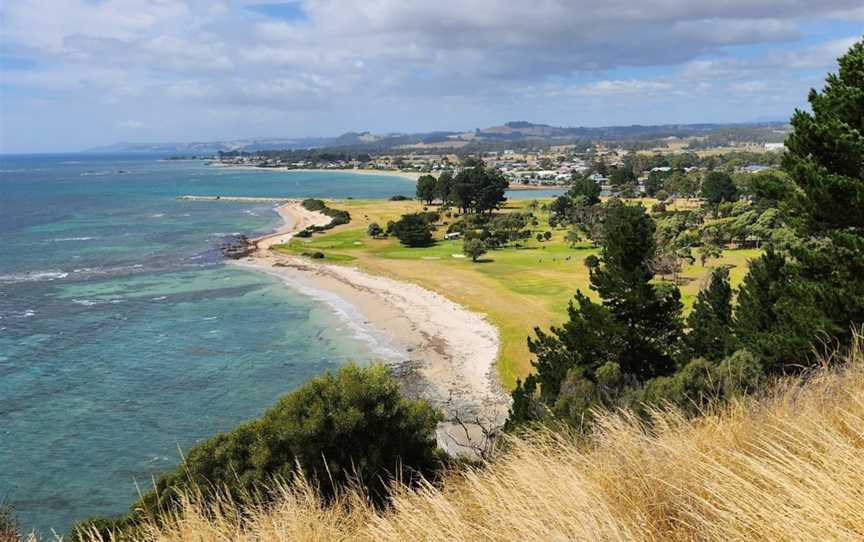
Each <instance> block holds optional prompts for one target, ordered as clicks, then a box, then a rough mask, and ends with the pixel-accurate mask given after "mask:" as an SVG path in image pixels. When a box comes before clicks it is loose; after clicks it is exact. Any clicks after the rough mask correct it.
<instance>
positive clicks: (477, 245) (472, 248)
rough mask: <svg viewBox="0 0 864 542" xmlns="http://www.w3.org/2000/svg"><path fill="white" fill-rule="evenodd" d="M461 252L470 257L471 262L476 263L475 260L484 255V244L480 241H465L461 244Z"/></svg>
mask: <svg viewBox="0 0 864 542" xmlns="http://www.w3.org/2000/svg"><path fill="white" fill-rule="evenodd" d="M462 252H463V253H465V255H466V256H470V257H471V261H474V262H476V261H477V258H479V257H480V256H482V255H484V254H486V243H484V242H483V241H482V240H481V239H466V240H465V242H464V243H463V244H462Z"/></svg>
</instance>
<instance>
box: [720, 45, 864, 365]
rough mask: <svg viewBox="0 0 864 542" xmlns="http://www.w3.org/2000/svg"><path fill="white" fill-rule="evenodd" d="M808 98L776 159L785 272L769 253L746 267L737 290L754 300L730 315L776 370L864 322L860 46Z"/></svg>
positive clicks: (742, 301) (742, 299)
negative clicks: (793, 237) (793, 234)
mask: <svg viewBox="0 0 864 542" xmlns="http://www.w3.org/2000/svg"><path fill="white" fill-rule="evenodd" d="M808 99H809V101H810V107H811V109H812V112H806V111H796V112H795V114H794V116H793V117H792V121H791V124H792V128H793V131H792V133H791V134H790V135H789V137H788V138H787V140H786V147H787V149H788V151H787V153H786V155H785V156H784V159H783V168H784V169H785V170H786V172H787V173H788V175H789V177H790V178H791V179H792V181H793V183H794V184H795V186H796V188H797V191H796V192H795V193H794V194H793V196H792V197H791V198H790V201H789V203H788V205H787V208H788V211H789V216H788V217H787V219H788V221H789V222H790V223H791V224H792V225H793V226H794V227H795V228H796V229H797V232H798V239H799V241H797V242H796V243H793V244H792V245H791V247H789V250H788V252H789V256H790V258H788V259H786V260H785V264H783V265H782V266H781V265H780V264H778V262H777V260H776V258H778V257H777V256H771V255H768V254H766V256H765V257H763V259H762V260H760V261H757V262H756V263H755V264H754V265H753V267H752V268H751V272H750V274H751V275H754V276H753V277H750V276H748V279H747V281H745V287H742V294H744V293H745V288H746V289H747V290H749V293H748V294H747V295H749V296H750V297H752V298H753V302H749V301H746V299H747V295H742V296H739V308H738V309H737V310H736V320H737V323H736V331H737V333H738V335H739V337H740V338H741V340H742V342H743V343H744V345H745V346H747V347H748V348H749V349H751V350H752V351H753V352H755V353H757V354H759V355H760V356H761V357H762V360H763V363H765V364H766V366H767V367H768V368H769V369H774V370H784V371H785V370H790V369H794V368H796V367H800V366H801V364H802V363H806V362H807V361H808V358H809V353H810V351H811V345H812V343H813V342H814V341H816V340H818V339H823V340H824V339H826V338H830V339H837V340H839V341H840V342H841V343H845V342H847V341H848V340H849V337H850V333H851V331H850V328H851V326H853V325H857V324H861V323H862V322H864V41H861V42H858V43H856V44H855V45H853V46H852V48H851V49H850V50H849V52H848V53H847V54H846V55H845V56H843V57H842V58H841V59H840V71H839V74H836V75H835V74H831V75H829V76H828V78H827V80H826V85H825V88H824V89H823V90H822V92H817V91H815V90H811V92H810V96H809V98H808ZM757 290H760V291H757ZM756 301H758V302H756Z"/></svg>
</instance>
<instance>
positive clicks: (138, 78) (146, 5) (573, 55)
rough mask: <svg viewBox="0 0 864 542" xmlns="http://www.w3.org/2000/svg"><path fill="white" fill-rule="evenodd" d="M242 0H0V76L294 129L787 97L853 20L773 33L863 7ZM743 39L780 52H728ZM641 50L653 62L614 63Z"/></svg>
mask: <svg viewBox="0 0 864 542" xmlns="http://www.w3.org/2000/svg"><path fill="white" fill-rule="evenodd" d="M259 3H271V2H269V0H237V1H233V2H229V1H227V0H222V1H213V0H98V1H97V0H52V1H51V2H50V3H46V2H44V0H14V1H8V2H4V3H2V4H0V24H2V37H0V41H2V43H0V45H2V49H3V51H4V52H6V53H9V54H14V55H17V56H21V57H25V58H28V59H32V60H33V61H34V62H35V64H36V68H34V69H30V70H19V71H15V72H12V71H4V72H3V73H2V75H3V82H4V83H5V84H7V85H14V86H16V87H20V88H23V89H29V90H32V91H33V92H39V93H42V97H43V98H45V99H49V100H50V99H57V100H59V101H63V102H64V103H65V104H67V105H69V106H70V107H72V106H73V105H71V104H84V103H86V104H99V105H102V104H112V106H116V108H117V110H118V111H116V112H117V113H118V114H120V117H119V118H130V117H132V116H135V115H137V114H138V113H136V108H137V107H139V106H140V105H141V104H142V103H147V104H149V106H148V107H150V108H151V109H152V111H153V112H158V111H172V112H173V113H176V114H179V115H180V116H181V117H182V118H183V119H185V121H186V123H187V124H189V125H190V126H204V125H205V124H206V122H208V117H207V116H206V115H205V114H204V112H208V113H207V114H211V113H212V111H219V112H220V114H223V113H221V112H223V111H224V110H225V108H226V106H228V107H234V108H239V109H244V110H247V111H249V112H251V111H255V112H256V113H255V114H256V115H257V114H258V112H259V111H261V110H266V111H268V112H269V113H270V115H271V117H272V118H274V119H281V120H282V122H281V123H280V122H276V121H275V120H274V125H276V126H284V129H285V131H286V132H293V133H297V132H298V131H305V130H308V129H309V123H304V124H301V123H300V122H299V121H298V120H297V119H299V118H300V113H301V112H302V113H303V115H304V118H307V116H308V115H310V114H311V113H310V111H312V110H314V109H315V108H316V107H319V108H321V109H322V111H321V112H320V113H319V117H318V118H319V119H321V120H322V121H324V122H325V124H324V125H327V126H333V127H334V128H332V129H334V130H335V129H338V128H335V126H337V122H344V123H348V122H351V121H352V120H353V122H357V123H361V122H367V119H368V118H372V119H373V120H378V119H390V120H389V122H391V124H392V125H393V127H394V128H404V129H408V128H409V126H404V125H403V123H404V122H406V120H414V119H424V118H425V119H426V121H427V122H433V123H436V125H438V123H440V124H444V123H445V122H448V118H449V119H450V121H457V122H474V119H477V120H478V121H479V119H481V118H491V117H498V120H499V121H500V120H506V118H500V117H501V116H503V115H507V114H509V112H510V111H514V109H513V108H514V107H517V108H522V109H521V110H524V111H525V112H526V113H528V112H530V111H532V109H530V108H531V107H534V106H533V105H530V104H528V103H527V102H528V101H531V100H536V104H537V105H536V107H537V108H538V109H537V110H538V111H539V110H540V109H539V108H541V107H546V108H548V109H549V110H550V111H552V110H555V108H556V107H558V108H559V109H560V110H561V111H564V110H568V109H567V108H572V107H575V106H574V105H573V104H574V103H576V102H578V101H580V100H583V101H587V102H590V101H591V100H601V99H607V102H608V101H609V100H611V99H612V98H615V99H620V100H629V102H628V103H637V102H638V100H643V101H645V102H646V103H648V102H649V101H650V100H655V101H658V103H659V101H661V100H668V98H669V96H671V95H674V96H703V97H706V96H711V95H714V96H717V97H723V96H724V93H728V92H730V91H731V92H735V93H745V92H749V93H755V92H759V91H760V89H761V91H763V92H768V91H776V90H777V86H778V83H781V84H782V85H785V86H788V87H789V89H790V91H795V92H798V94H800V95H801V96H802V97H803V95H804V92H806V85H809V84H812V82H811V80H810V79H807V80H806V81H805V80H803V79H800V78H797V76H794V75H793V74H790V70H811V71H817V72H821V73H824V72H825V71H827V70H828V69H830V68H831V67H832V66H833V64H834V59H835V58H836V57H837V56H839V55H840V54H842V52H843V51H844V50H845V49H846V48H847V47H848V46H849V44H851V43H852V42H853V41H854V40H855V37H851V38H848V39H843V40H831V41H828V42H826V43H823V44H819V45H814V46H811V47H807V48H800V50H796V51H788V50H786V51H783V49H784V48H785V49H788V46H784V45H783V44H786V43H794V41H795V40H797V39H798V38H799V37H800V36H801V33H802V31H801V21H805V20H806V21H808V22H810V23H812V22H813V21H817V20H823V19H826V18H841V17H851V16H852V15H854V14H856V13H857V14H861V15H864V12H862V11H861V6H860V0H823V1H820V2H808V1H805V0H726V1H723V2H694V1H692V0H646V1H643V2H633V1H632V0H580V1H575V0H541V1H540V2H533V3H532V2H515V1H504V0H436V1H435V2H428V1H425V0H368V1H354V0H305V1H303V2H302V9H303V12H304V13H305V14H306V17H305V18H303V19H299V20H278V19H275V18H268V17H266V16H264V15H261V14H260V13H255V12H254V11H252V10H247V9H245V7H244V6H247V5H250V4H259ZM272 3H275V2H272ZM750 44H763V46H764V47H765V48H766V49H768V50H778V51H779V52H773V53H769V54H767V55H765V56H763V57H759V58H752V57H750V58H739V57H736V56H735V55H734V53H730V50H731V49H730V48H729V46H735V45H745V46H746V45H750ZM645 67H661V68H662V70H661V71H662V75H655V76H653V77H639V76H636V75H633V74H632V73H629V72H628V70H637V71H638V70H639V69H641V68H645ZM0 69H2V68H0ZM785 90H786V88H785V87H784V91H785ZM551 100H558V102H555V103H553V102H552V101H551ZM544 101H545V102H544ZM82 107H83V106H82ZM335 108H343V109H342V110H341V111H342V113H341V115H336V114H331V113H330V111H332V110H333V109H335ZM436 108H438V109H440V113H436ZM427 110H428V113H426V111H427ZM521 110H519V111H521ZM346 111H347V113H346ZM394 111H398V112H399V113H398V114H397V113H393V112H394ZM112 112H115V111H114V110H113V109H112ZM404 112H410V113H411V114H410V115H405V114H404ZM466 112H471V113H472V115H473V116H472V117H471V119H470V120H466V119H465V113H466ZM696 112H699V111H698V110H697V111H696ZM595 114H598V113H595ZM250 115H251V113H250ZM424 115H425V117H424ZM448 115H449V117H448ZM164 116H167V115H164ZM237 118H241V119H242V118H243V117H242V115H237V117H236V118H234V121H236V119H237ZM249 118H251V116H250V117H249ZM693 120H699V119H698V118H694V119H693ZM226 122H227V121H226ZM417 122H419V120H417ZM562 122H566V120H562ZM290 123H294V124H290ZM111 125H112V126H117V124H116V123H111ZM316 126H323V125H322V124H321V122H319V123H317V124H316ZM118 128H119V126H118ZM125 128H126V129H128V128H129V127H125ZM345 128H349V126H345ZM350 128H355V129H365V128H368V126H363V125H354V126H350ZM249 129H250V130H251V129H255V127H254V126H252V125H250V127H249ZM208 130H209V129H208ZM208 130H205V129H204V128H201V131H202V132H203V131H208ZM172 138H174V137H172Z"/></svg>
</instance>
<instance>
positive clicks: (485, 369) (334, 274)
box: [231, 201, 509, 453]
mask: <svg viewBox="0 0 864 542" xmlns="http://www.w3.org/2000/svg"><path fill="white" fill-rule="evenodd" d="M277 211H278V213H279V215H280V216H281V217H282V220H283V226H282V227H281V228H279V229H278V230H277V231H276V232H275V233H272V234H269V235H265V236H262V237H259V238H257V239H254V240H252V243H253V245H254V246H255V250H254V252H253V253H252V254H251V255H250V256H249V257H247V258H244V259H242V260H236V261H233V262H231V263H232V265H237V266H239V267H242V268H245V269H249V270H252V271H258V272H263V273H267V274H268V275H271V276H275V277H278V278H280V279H281V280H282V281H283V282H284V283H285V284H286V285H287V286H289V287H291V288H293V289H295V290H299V291H301V292H303V291H304V290H305V291H306V293H307V294H308V292H309V290H312V291H322V292H328V293H329V294H333V295H335V296H336V297H337V298H338V299H340V300H342V301H344V302H346V303H348V304H350V305H351V307H352V309H356V310H352V311H351V312H353V313H355V314H358V315H360V316H362V318H363V319H364V321H363V322H362V325H364V326H368V327H369V328H371V329H372V330H375V331H377V332H380V333H381V334H383V335H384V336H386V337H387V338H388V339H389V340H390V342H391V344H392V346H393V347H394V348H393V351H394V352H401V353H404V357H401V356H393V358H397V359H393V358H391V359H389V360H384V361H388V362H389V363H390V364H391V365H392V366H393V370H394V373H395V374H396V375H397V377H398V380H399V381H400V384H401V385H402V388H403V391H404V392H405V393H406V394H407V395H409V396H412V397H419V398H423V399H426V400H429V401H430V402H432V403H433V404H435V405H437V406H439V407H440V408H442V409H443V410H444V411H445V416H446V418H447V420H448V421H447V422H444V423H442V424H441V425H440V426H439V431H438V442H439V445H440V446H441V447H442V448H444V449H446V450H448V451H449V452H451V453H470V452H471V450H472V449H474V448H477V447H481V446H482V445H483V444H484V443H483V442H482V441H483V440H484V437H483V433H484V430H490V429H495V428H498V427H500V426H501V425H502V424H503V422H504V420H505V419H506V417H507V410H508V407H509V397H508V396H507V395H506V394H505V393H504V391H503V389H502V388H501V386H500V384H499V382H498V378H497V373H496V369H495V363H496V361H497V358H498V350H499V346H500V341H499V337H498V330H497V328H495V326H493V325H492V324H491V323H489V322H488V320H486V318H485V317H484V316H482V315H480V314H478V313H475V312H471V311H469V310H468V309H466V308H464V307H462V306H461V305H459V304H457V303H454V302H453V301H450V300H449V299H447V298H445V297H444V296H442V295H440V294H438V293H435V292H432V291H430V290H427V289H425V288H422V287H421V286H418V285H416V284H412V283H408V282H402V281H397V280H394V279H390V278H386V277H381V276H377V275H371V274H369V273H365V272H363V271H361V270H359V269H357V268H354V267H347V266H341V265H334V264H324V263H317V262H314V261H312V260H309V259H307V258H301V257H297V256H290V255H285V254H280V253H277V252H275V251H273V250H271V248H272V247H273V246H274V245H277V244H281V243H286V242H288V241H289V240H290V239H291V238H292V237H293V236H294V234H295V233H296V232H298V231H300V230H302V229H303V228H305V227H307V226H309V225H311V224H318V225H322V224H326V223H327V222H329V221H330V218H329V217H327V216H325V215H323V214H321V213H317V212H313V211H309V210H307V209H305V208H303V207H302V205H301V204H300V202H299V201H289V202H287V203H285V204H284V205H281V206H280V207H278V208H277ZM313 297H316V298H318V299H320V300H321V301H322V302H324V303H328V300H327V299H326V296H320V297H319V296H313ZM330 304H331V305H332V303H330ZM399 357H401V359H398V358H399Z"/></svg>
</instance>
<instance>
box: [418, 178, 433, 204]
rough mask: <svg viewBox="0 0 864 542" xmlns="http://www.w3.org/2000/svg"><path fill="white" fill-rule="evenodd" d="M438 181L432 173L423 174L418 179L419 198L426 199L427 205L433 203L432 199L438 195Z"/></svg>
mask: <svg viewBox="0 0 864 542" xmlns="http://www.w3.org/2000/svg"><path fill="white" fill-rule="evenodd" d="M436 188H437V181H436V180H435V177H433V176H432V175H421V176H420V178H419V179H417V199H419V200H420V201H425V202H426V204H427V205H432V200H434V199H435V196H436V195H437V190H436Z"/></svg>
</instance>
